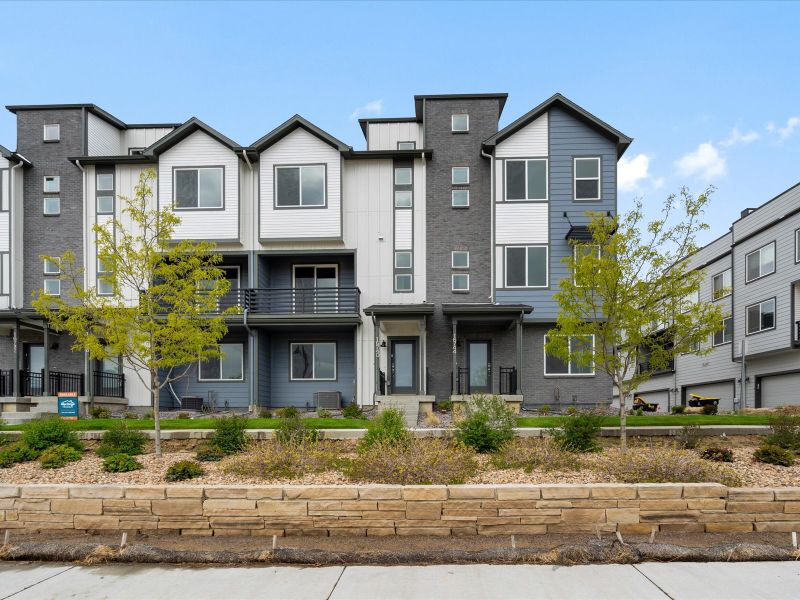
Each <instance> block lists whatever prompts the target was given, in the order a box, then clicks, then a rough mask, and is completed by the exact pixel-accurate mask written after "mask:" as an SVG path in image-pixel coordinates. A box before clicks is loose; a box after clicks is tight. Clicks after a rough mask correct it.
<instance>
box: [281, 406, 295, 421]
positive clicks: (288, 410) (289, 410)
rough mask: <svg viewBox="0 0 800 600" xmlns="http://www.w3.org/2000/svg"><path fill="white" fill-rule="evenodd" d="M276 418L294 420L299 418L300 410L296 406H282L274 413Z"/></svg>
mask: <svg viewBox="0 0 800 600" xmlns="http://www.w3.org/2000/svg"><path fill="white" fill-rule="evenodd" d="M275 414H276V415H277V416H278V418H281V419H296V418H298V417H299V416H300V410H299V409H298V408H297V407H296V406H284V407H283V408H279V409H278V410H276V411H275Z"/></svg>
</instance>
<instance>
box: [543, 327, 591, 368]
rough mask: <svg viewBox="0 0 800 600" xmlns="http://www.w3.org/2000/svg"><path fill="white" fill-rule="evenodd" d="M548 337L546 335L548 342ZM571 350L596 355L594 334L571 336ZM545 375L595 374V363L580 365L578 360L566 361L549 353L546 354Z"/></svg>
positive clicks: (576, 352) (575, 352) (574, 352)
mask: <svg viewBox="0 0 800 600" xmlns="http://www.w3.org/2000/svg"><path fill="white" fill-rule="evenodd" d="M547 340H548V337H547V336H545V337H544V343H545V344H547ZM568 343H569V351H570V353H571V354H579V353H583V352H591V353H592V355H594V336H593V335H587V336H570V338H569V341H568ZM544 374H545V375H594V363H592V364H589V365H579V364H578V362H577V361H574V360H573V361H569V362H564V361H563V360H561V359H560V358H558V357H556V356H552V355H550V354H547V351H546V350H545V356H544Z"/></svg>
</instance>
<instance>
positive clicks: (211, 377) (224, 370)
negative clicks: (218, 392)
mask: <svg viewBox="0 0 800 600" xmlns="http://www.w3.org/2000/svg"><path fill="white" fill-rule="evenodd" d="M219 351H220V353H221V356H219V357H217V358H212V359H209V360H205V361H200V364H199V365H198V373H197V380H198V381H244V345H243V344H239V343H226V344H220V345H219Z"/></svg>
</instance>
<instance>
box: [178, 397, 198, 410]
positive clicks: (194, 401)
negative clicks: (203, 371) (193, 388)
mask: <svg viewBox="0 0 800 600" xmlns="http://www.w3.org/2000/svg"><path fill="white" fill-rule="evenodd" d="M181 408H183V409H184V410H203V398H201V397H200V396H183V397H182V398H181Z"/></svg>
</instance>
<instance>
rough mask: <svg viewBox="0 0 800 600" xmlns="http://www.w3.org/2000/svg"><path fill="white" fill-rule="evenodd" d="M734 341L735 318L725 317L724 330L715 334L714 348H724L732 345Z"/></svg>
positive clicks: (723, 321)
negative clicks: (726, 345)
mask: <svg viewBox="0 0 800 600" xmlns="http://www.w3.org/2000/svg"><path fill="white" fill-rule="evenodd" d="M732 341H733V317H725V318H724V319H722V329H720V330H719V331H715V332H714V339H713V340H712V341H711V345H712V346H722V345H723V344H730V343H731V342H732Z"/></svg>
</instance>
